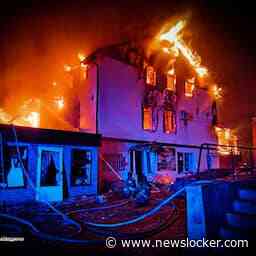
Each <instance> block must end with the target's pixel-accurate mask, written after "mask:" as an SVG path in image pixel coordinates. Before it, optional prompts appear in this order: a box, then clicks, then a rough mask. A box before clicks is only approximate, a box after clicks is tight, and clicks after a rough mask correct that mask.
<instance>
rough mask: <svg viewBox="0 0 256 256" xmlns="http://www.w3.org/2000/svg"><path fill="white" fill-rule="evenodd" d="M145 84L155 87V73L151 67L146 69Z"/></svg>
mask: <svg viewBox="0 0 256 256" xmlns="http://www.w3.org/2000/svg"><path fill="white" fill-rule="evenodd" d="M146 83H147V84H149V85H153V86H155V85H156V71H155V70H154V68H153V67H152V66H147V68H146Z"/></svg>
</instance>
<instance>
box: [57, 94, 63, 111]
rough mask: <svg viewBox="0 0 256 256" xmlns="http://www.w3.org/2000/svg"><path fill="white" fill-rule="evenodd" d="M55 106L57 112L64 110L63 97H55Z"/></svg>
mask: <svg viewBox="0 0 256 256" xmlns="http://www.w3.org/2000/svg"><path fill="white" fill-rule="evenodd" d="M55 104H56V106H57V108H58V109H59V110H61V109H63V108H64V105H65V104H64V98H63V97H57V98H56V99H55Z"/></svg>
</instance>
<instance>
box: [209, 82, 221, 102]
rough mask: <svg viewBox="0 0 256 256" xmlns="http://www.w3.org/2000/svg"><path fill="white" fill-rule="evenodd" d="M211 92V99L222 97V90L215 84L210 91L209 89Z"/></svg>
mask: <svg viewBox="0 0 256 256" xmlns="http://www.w3.org/2000/svg"><path fill="white" fill-rule="evenodd" d="M211 92H212V95H213V97H214V98H215V99H216V100H218V99H220V98H221V97H222V95H221V93H222V88H220V87H218V86H217V85H216V84H214V85H213V86H212V89H211Z"/></svg>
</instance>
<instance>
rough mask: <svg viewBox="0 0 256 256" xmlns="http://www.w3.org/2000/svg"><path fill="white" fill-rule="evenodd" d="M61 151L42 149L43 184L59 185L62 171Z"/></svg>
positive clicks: (41, 180) (41, 182) (41, 181)
mask: <svg viewBox="0 0 256 256" xmlns="http://www.w3.org/2000/svg"><path fill="white" fill-rule="evenodd" d="M59 154H60V153H59V152H55V151H46V150H44V151H42V153H41V179H40V184H41V186H47V187H48V186H58V185H60V180H59V179H58V176H59V172H60V166H59V165H60V155H59Z"/></svg>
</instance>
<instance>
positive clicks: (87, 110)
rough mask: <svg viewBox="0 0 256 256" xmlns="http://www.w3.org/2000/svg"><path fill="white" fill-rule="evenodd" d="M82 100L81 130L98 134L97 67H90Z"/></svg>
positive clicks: (80, 95)
mask: <svg viewBox="0 0 256 256" xmlns="http://www.w3.org/2000/svg"><path fill="white" fill-rule="evenodd" d="M79 98H80V129H81V130H82V131H85V132H90V133H96V104H97V66H96V65H91V66H89V69H88V72H87V78H86V79H85V80H84V81H83V82H82V84H81V89H80V92H79Z"/></svg>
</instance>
